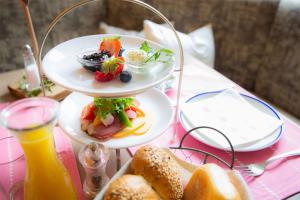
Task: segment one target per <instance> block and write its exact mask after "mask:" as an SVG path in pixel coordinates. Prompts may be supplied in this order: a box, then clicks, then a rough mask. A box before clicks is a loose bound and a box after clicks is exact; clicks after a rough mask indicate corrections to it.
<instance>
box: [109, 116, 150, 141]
mask: <svg viewBox="0 0 300 200" xmlns="http://www.w3.org/2000/svg"><path fill="white" fill-rule="evenodd" d="M145 122H146V120H145V117H138V118H135V119H133V120H132V122H131V123H132V126H131V127H126V128H124V129H123V130H121V131H119V132H117V133H115V134H113V135H112V137H113V138H121V137H126V136H128V135H131V134H133V133H134V131H136V130H137V129H139V128H141V127H142V126H144V124H145Z"/></svg>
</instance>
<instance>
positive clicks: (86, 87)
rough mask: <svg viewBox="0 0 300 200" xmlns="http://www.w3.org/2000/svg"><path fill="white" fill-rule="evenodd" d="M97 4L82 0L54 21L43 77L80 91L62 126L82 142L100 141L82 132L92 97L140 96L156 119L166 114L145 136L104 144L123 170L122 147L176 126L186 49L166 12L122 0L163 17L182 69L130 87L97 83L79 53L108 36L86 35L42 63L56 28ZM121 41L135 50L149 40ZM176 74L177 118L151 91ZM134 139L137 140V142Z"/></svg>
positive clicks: (65, 106)
mask: <svg viewBox="0 0 300 200" xmlns="http://www.w3.org/2000/svg"><path fill="white" fill-rule="evenodd" d="M95 1H97V0H82V1H80V2H78V3H76V4H74V5H72V6H70V7H68V8H66V9H64V10H63V11H62V12H61V13H59V14H58V15H57V16H56V17H55V18H54V20H53V21H52V22H51V23H50V25H49V26H48V28H47V30H46V32H45V35H44V36H43V39H42V43H41V46H40V48H39V53H38V67H39V73H40V76H42V74H43V73H44V74H45V75H46V76H47V77H48V78H49V79H50V80H52V81H53V82H54V83H56V84H58V85H60V86H62V87H65V88H67V89H68V90H71V91H77V92H79V93H72V94H71V95H70V96H68V97H66V99H65V100H64V101H63V102H62V104H61V113H60V118H59V123H60V126H61V127H62V128H63V129H64V130H65V131H66V133H67V134H68V135H69V136H70V137H72V138H73V139H75V140H77V141H79V142H81V143H88V142H91V141H95V140H96V141H97V139H95V138H92V137H90V136H87V135H86V134H85V133H84V132H82V131H81V129H80V121H79V117H80V112H81V109H82V107H83V106H84V104H87V103H89V102H91V101H92V97H107V98H116V97H125V96H132V95H137V98H141V101H144V100H146V101H147V106H148V109H151V110H152V112H154V113H153V114H154V117H153V118H155V117H158V115H159V114H160V113H159V112H162V113H165V115H166V116H163V117H161V118H162V119H166V120H165V124H159V123H158V122H159V120H154V121H153V125H152V127H151V128H150V130H149V131H148V132H147V133H145V136H144V137H143V136H132V137H128V138H121V139H112V140H110V141H106V142H102V143H104V145H106V146H108V147H109V148H112V149H116V157H117V168H118V169H119V168H120V148H128V147H133V146H137V145H140V144H142V143H146V142H150V141H151V140H153V139H155V138H156V137H158V136H159V135H160V134H162V133H163V132H164V131H165V130H166V129H167V128H169V127H170V125H171V124H172V122H175V123H176V122H177V121H178V113H179V99H180V94H181V82H182V75H183V62H184V56H183V48H182V44H181V42H180V39H179V36H178V34H177V32H176V31H175V28H174V27H173V25H172V24H171V23H170V21H169V20H168V19H167V18H166V17H165V16H164V15H163V14H162V13H160V12H159V11H158V10H156V9H155V8H153V7H152V6H150V5H148V4H146V3H144V2H142V1H139V0H121V1H125V2H128V3H134V4H136V5H140V6H142V7H144V8H146V9H147V10H149V11H151V12H153V13H154V14H156V15H157V16H159V17H160V18H161V19H162V20H163V21H164V22H165V23H166V24H167V25H168V26H169V27H170V29H171V30H172V31H173V33H174V36H175V38H176V41H177V43H178V50H179V54H178V56H179V68H177V69H175V68H174V65H175V64H173V65H172V66H170V67H169V68H167V69H165V70H162V71H159V72H156V73H155V74H153V75H152V76H141V75H135V74H133V79H132V81H131V82H130V83H128V84H121V83H120V82H119V81H117V80H114V81H112V82H108V83H96V82H95V81H94V78H93V77H92V75H91V74H89V73H88V72H87V71H85V70H84V69H83V68H82V67H81V66H80V65H79V63H77V61H76V54H78V53H79V51H82V50H83V49H87V48H88V47H89V48H92V47H93V46H94V47H96V48H97V47H98V44H99V41H100V40H101V38H103V37H107V35H91V36H84V37H79V38H75V39H72V40H69V41H66V42H63V43H61V44H59V45H57V46H56V47H54V48H52V49H51V50H50V51H49V52H47V54H46V55H45V56H44V58H43V60H42V54H43V48H44V45H45V42H46V40H47V37H48V35H49V34H50V32H51V31H52V29H53V28H54V26H55V25H56V24H57V23H58V22H59V21H60V20H61V19H62V18H63V17H64V16H65V15H66V14H68V13H69V12H71V11H73V10H74V9H76V8H78V7H81V6H83V5H85V4H88V3H90V2H95ZM116 3H117V2H116ZM123 40H124V41H123ZM121 41H122V44H123V42H124V46H125V48H127V47H131V45H135V47H138V45H139V44H141V42H142V41H145V39H142V38H137V37H130V36H121ZM148 43H150V45H151V46H154V47H156V48H157V47H160V45H159V44H156V43H153V42H151V41H148ZM79 66H80V67H79ZM125 67H126V65H125ZM174 71H176V72H179V79H178V81H179V83H178V88H177V98H176V108H175V114H174V115H173V109H172V105H171V103H170V102H169V100H168V97H167V96H165V95H164V94H163V93H161V92H159V91H158V90H154V89H151V88H153V87H154V86H155V85H158V84H161V83H162V82H163V81H165V80H167V79H168V78H169V77H170V76H171V75H172V73H173V72H174ZM135 76H137V78H136V79H135V78H134V77H135ZM42 91H43V94H44V95H45V88H44V85H42ZM80 93H81V94H80ZM149 98H150V100H149ZM147 99H148V100H147ZM141 105H143V102H141ZM163 107H165V109H167V112H163V111H161V109H162V108H163ZM153 109H154V111H153ZM155 111H156V112H155ZM174 127H176V126H174ZM175 129H176V128H175ZM176 132H177V130H174V135H175V134H176ZM133 137H134V138H135V139H133ZM98 142H101V141H98Z"/></svg>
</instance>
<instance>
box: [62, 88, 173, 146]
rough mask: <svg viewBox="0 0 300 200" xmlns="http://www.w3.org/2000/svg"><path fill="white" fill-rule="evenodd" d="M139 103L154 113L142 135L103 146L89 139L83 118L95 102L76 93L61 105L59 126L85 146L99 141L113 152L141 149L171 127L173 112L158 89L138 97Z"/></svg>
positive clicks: (116, 139) (113, 141)
mask: <svg viewBox="0 0 300 200" xmlns="http://www.w3.org/2000/svg"><path fill="white" fill-rule="evenodd" d="M136 99H137V100H138V101H139V102H140V107H141V108H142V109H143V110H144V111H145V112H151V115H152V126H151V128H150V129H149V130H148V131H147V132H146V133H145V134H143V135H139V136H134V135H132V136H127V137H123V138H113V139H110V140H107V141H104V142H102V141H99V140H98V139H96V138H93V137H91V136H89V135H87V134H86V133H85V132H83V131H82V130H81V127H80V115H81V111H82V109H83V107H84V106H85V105H86V104H88V103H90V102H91V101H93V98H92V97H89V96H86V95H84V94H80V93H76V92H73V93H72V94H70V95H69V96H68V97H66V98H65V100H64V101H63V102H62V103H61V109H60V116H59V124H60V126H61V128H62V129H63V130H64V131H65V132H66V133H67V134H68V136H70V137H71V138H72V139H74V140H76V141H78V142H80V143H82V144H87V143H89V142H92V141H96V142H102V143H103V144H104V145H105V146H107V147H108V148H112V149H119V148H128V147H133V146H137V145H141V144H144V143H146V142H149V141H151V140H153V139H155V138H156V137H158V136H160V135H161V134H162V133H163V132H164V131H165V130H166V129H167V128H168V127H169V126H170V124H171V122H172V120H173V109H172V105H171V103H170V101H169V99H168V97H167V96H166V95H165V94H163V93H161V92H160V91H159V90H156V89H150V90H148V91H146V92H144V93H142V94H139V95H137V96H136Z"/></svg>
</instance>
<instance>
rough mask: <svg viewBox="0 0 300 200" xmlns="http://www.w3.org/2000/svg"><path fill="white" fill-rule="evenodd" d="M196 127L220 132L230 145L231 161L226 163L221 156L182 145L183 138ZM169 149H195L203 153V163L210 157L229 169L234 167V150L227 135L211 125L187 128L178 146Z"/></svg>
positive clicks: (196, 128)
mask: <svg viewBox="0 0 300 200" xmlns="http://www.w3.org/2000/svg"><path fill="white" fill-rule="evenodd" d="M198 129H211V130H214V131H216V132H217V133H219V134H221V135H222V136H223V137H224V138H225V139H226V141H227V142H228V144H229V146H230V150H231V162H230V163H228V162H226V161H225V160H223V159H222V158H220V157H218V156H216V155H214V154H212V153H209V152H206V151H203V150H200V149H195V148H189V147H183V146H182V144H183V142H184V140H185V138H186V137H187V136H188V135H190V133H191V132H193V131H195V130H198ZM169 148H170V149H182V150H190V151H195V152H198V153H201V154H204V161H203V163H204V164H205V163H207V159H208V157H209V156H210V157H212V158H214V159H216V160H218V161H220V162H222V163H223V164H224V165H226V166H227V167H228V168H230V169H233V167H234V161H235V151H234V148H233V145H232V143H231V142H230V140H229V139H228V137H227V136H226V135H225V134H224V133H222V132H221V131H219V130H218V129H215V128H213V127H210V126H199V127H195V128H193V129H191V130H189V131H188V132H186V133H185V134H184V135H183V137H182V138H181V140H180V143H179V146H178V147H169Z"/></svg>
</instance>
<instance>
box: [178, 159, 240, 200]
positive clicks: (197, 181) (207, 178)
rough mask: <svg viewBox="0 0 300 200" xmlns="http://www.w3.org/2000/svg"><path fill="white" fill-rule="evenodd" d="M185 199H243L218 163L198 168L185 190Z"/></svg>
mask: <svg viewBox="0 0 300 200" xmlns="http://www.w3.org/2000/svg"><path fill="white" fill-rule="evenodd" d="M183 199H184V200H212V199H213V200H241V197H240V195H239V193H238V192H237V190H236V188H235V187H234V186H233V184H232V183H231V181H230V179H229V177H228V175H227V173H226V172H225V171H224V170H223V169H222V168H221V167H219V166H218V165H216V164H205V165H203V166H201V167H199V168H198V169H196V170H195V171H194V172H193V174H192V177H191V178H190V180H189V182H188V184H187V186H186V188H185V190H184V197H183Z"/></svg>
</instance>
